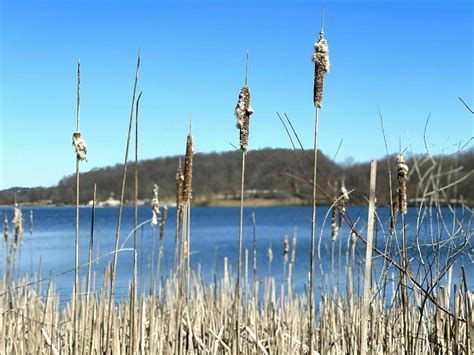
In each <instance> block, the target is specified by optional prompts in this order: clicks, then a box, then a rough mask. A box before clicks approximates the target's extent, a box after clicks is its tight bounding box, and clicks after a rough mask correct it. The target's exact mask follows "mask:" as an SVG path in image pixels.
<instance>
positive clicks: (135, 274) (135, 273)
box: [130, 92, 142, 353]
mask: <svg viewBox="0 0 474 355" xmlns="http://www.w3.org/2000/svg"><path fill="white" fill-rule="evenodd" d="M141 97H142V93H141V92H140V94H139V95H138V99H137V106H136V109H135V171H134V173H135V174H134V175H135V183H134V206H133V210H134V218H133V286H132V292H133V299H132V307H130V320H131V321H132V331H131V337H132V352H133V353H135V345H136V344H135V307H136V304H137V279H138V270H137V265H138V264H137V259H138V237H137V235H138V233H137V232H138V231H137V225H138V108H139V105H140V98H141Z"/></svg>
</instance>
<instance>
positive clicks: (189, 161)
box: [183, 130, 194, 204]
mask: <svg viewBox="0 0 474 355" xmlns="http://www.w3.org/2000/svg"><path fill="white" fill-rule="evenodd" d="M193 154H194V145H193V135H192V133H191V130H190V131H189V134H188V139H187V141H186V157H185V158H184V180H183V203H185V204H186V203H189V201H191V197H192V183H193Z"/></svg>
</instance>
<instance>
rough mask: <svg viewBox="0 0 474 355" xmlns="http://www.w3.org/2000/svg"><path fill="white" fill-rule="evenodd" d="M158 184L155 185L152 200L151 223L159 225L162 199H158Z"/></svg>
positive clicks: (154, 225)
mask: <svg viewBox="0 0 474 355" xmlns="http://www.w3.org/2000/svg"><path fill="white" fill-rule="evenodd" d="M158 190H159V187H158V185H156V184H155V185H154V186H153V199H152V200H151V225H152V226H153V227H156V226H157V225H158V215H159V214H160V201H159V199H158Z"/></svg>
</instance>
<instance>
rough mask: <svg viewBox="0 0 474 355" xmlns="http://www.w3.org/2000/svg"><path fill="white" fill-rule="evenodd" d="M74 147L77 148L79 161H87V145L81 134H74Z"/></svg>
mask: <svg viewBox="0 0 474 355" xmlns="http://www.w3.org/2000/svg"><path fill="white" fill-rule="evenodd" d="M72 145H73V146H74V147H75V148H76V158H77V160H86V159H87V144H86V141H85V140H84V138H82V136H81V132H74V133H73V134H72Z"/></svg>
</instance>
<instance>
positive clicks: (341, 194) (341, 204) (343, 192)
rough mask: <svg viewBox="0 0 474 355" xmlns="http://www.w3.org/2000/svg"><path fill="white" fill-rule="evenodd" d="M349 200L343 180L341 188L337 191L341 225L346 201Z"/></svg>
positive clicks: (345, 209)
mask: <svg viewBox="0 0 474 355" xmlns="http://www.w3.org/2000/svg"><path fill="white" fill-rule="evenodd" d="M348 202H349V192H348V191H347V189H346V186H345V185H344V180H343V181H342V184H341V190H340V192H339V226H341V225H342V221H343V219H344V216H345V215H346V211H347V203H348Z"/></svg>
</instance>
